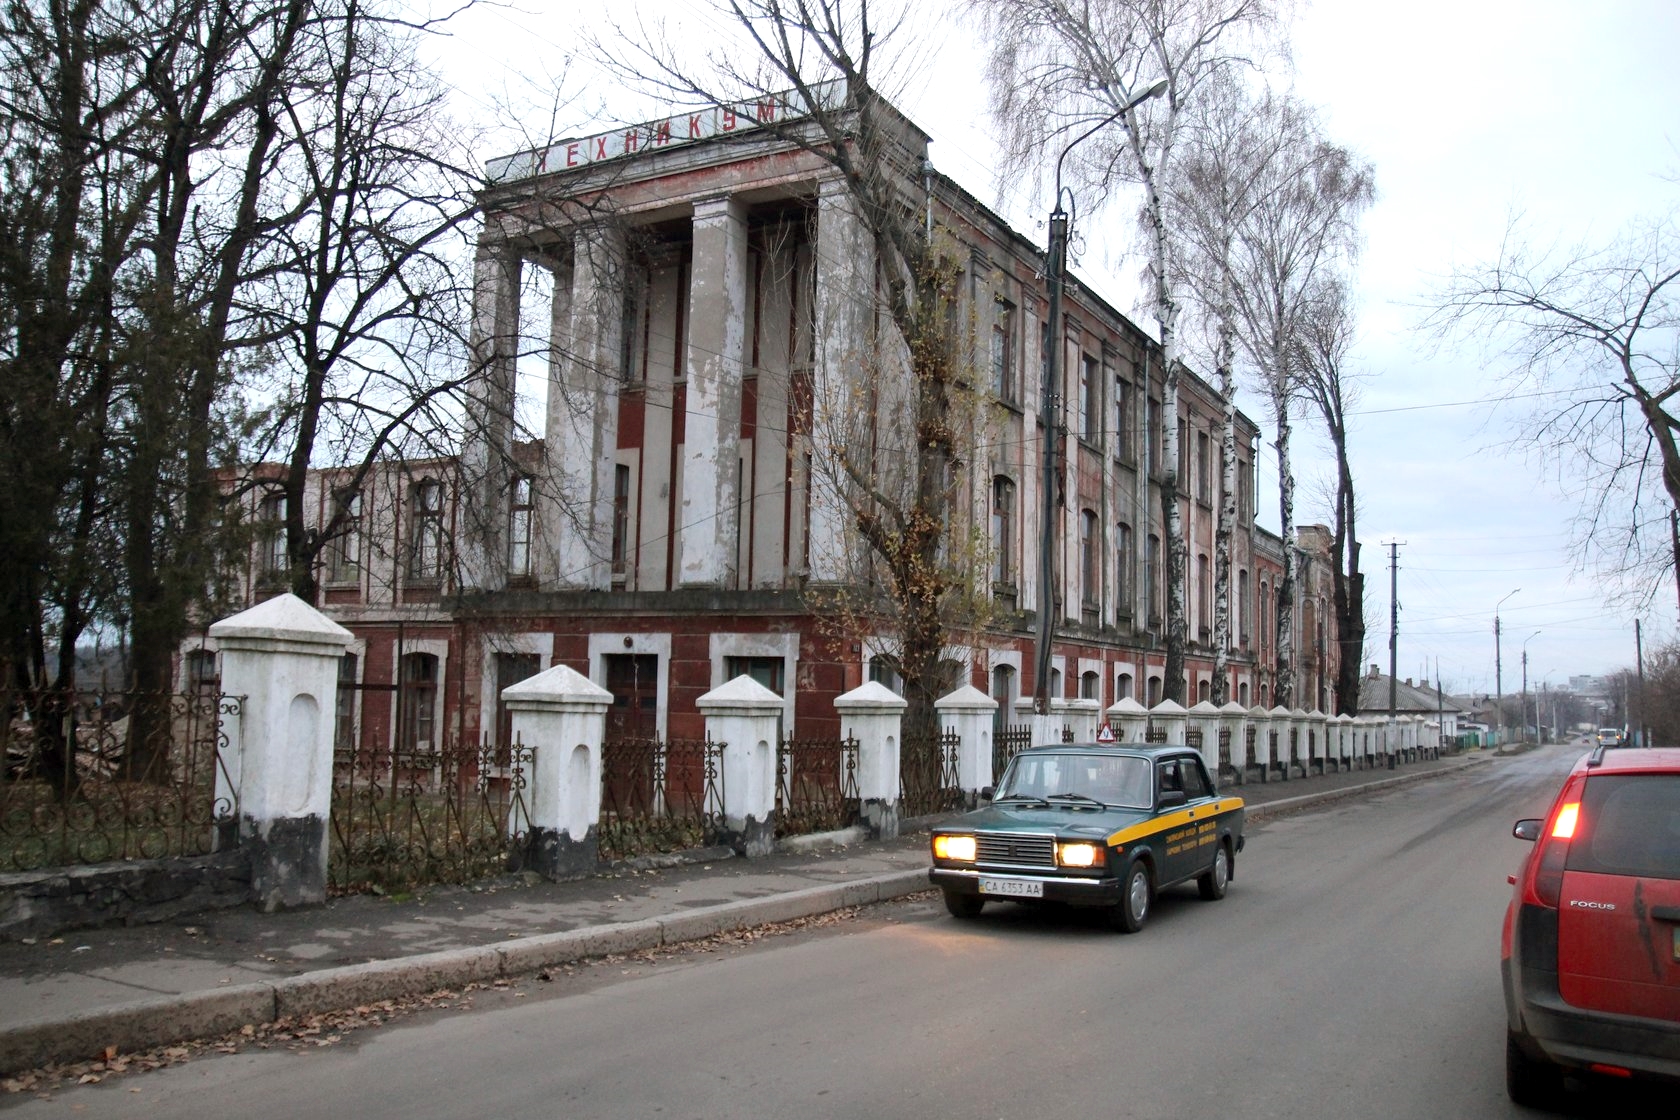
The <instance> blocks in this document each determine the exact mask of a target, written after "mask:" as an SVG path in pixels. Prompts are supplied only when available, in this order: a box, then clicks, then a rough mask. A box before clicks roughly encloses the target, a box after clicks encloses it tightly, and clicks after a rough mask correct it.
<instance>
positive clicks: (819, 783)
mask: <svg viewBox="0 0 1680 1120" xmlns="http://www.w3.org/2000/svg"><path fill="white" fill-rule="evenodd" d="M857 765H858V742H857V740H856V739H853V738H851V737H850V736H848V737H846V738H844V739H784V740H782V742H781V745H780V746H779V747H778V748H777V750H776V835H777V836H798V835H801V834H803V833H809V832H831V831H833V830H834V829H837V828H845V827H846V826H847V825H850V824H851V823H852V822H854V821H856V820H857V817H858V810H859V808H860V806H861V799H860V798H859V796H858V783H857Z"/></svg>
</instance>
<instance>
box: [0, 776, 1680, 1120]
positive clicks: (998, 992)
mask: <svg viewBox="0 0 1680 1120" xmlns="http://www.w3.org/2000/svg"><path fill="white" fill-rule="evenodd" d="M1578 753H1579V752H1578V751H1577V750H1575V749H1574V748H1548V749H1545V750H1542V751H1537V752H1534V753H1532V754H1529V755H1525V756H1521V757H1518V758H1512V759H1506V760H1501V761H1500V762H1498V763H1496V764H1494V765H1491V766H1485V767H1478V768H1475V769H1473V770H1471V771H1469V772H1468V773H1466V774H1465V775H1464V776H1463V777H1462V778H1461V779H1454V780H1452V781H1439V782H1428V783H1422V784H1419V785H1416V786H1411V787H1408V788H1405V789H1402V790H1399V791H1396V792H1394V793H1390V794H1387V795H1384V796H1381V797H1377V798H1373V799H1369V800H1360V801H1354V802H1346V803H1342V804H1339V805H1336V806H1334V807H1332V808H1328V809H1325V810H1321V811H1313V812H1303V813H1299V814H1296V815H1294V816H1290V817H1286V818H1282V819H1278V820H1274V821H1271V822H1268V823H1266V824H1264V825H1262V826H1258V827H1255V828H1254V829H1252V830H1251V834H1250V842H1249V847H1248V850H1247V851H1246V852H1245V853H1244V854H1243V855H1242V856H1241V857H1239V858H1238V860H1237V875H1236V879H1235V881H1234V882H1233V884H1232V887H1231V891H1230V893H1229V895H1228V896H1227V897H1226V898H1225V899H1224V900H1223V901H1221V902H1216V903H1206V902H1202V901H1200V900H1199V899H1198V898H1197V897H1196V893H1195V888H1194V887H1193V886H1186V887H1182V888H1179V889H1177V890H1175V891H1173V892H1169V894H1167V895H1166V896H1165V897H1163V898H1162V899H1161V900H1159V902H1158V904H1157V907H1156V910H1155V913H1154V915H1153V918H1152V920H1151V924H1150V925H1149V927H1148V928H1147V929H1146V930H1145V931H1144V932H1143V933H1142V934H1140V935H1137V936H1132V937H1126V936H1122V935H1117V934H1113V933H1110V932H1108V931H1107V930H1105V929H1104V928H1102V926H1101V925H1100V923H1098V922H1096V921H1092V920H1089V919H1088V918H1087V917H1085V916H1083V915H1078V914H1067V913H1054V912H1043V911H1029V910H1025V909H1021V908H1017V907H1014V906H1010V905H998V906H993V907H988V909H987V913H986V914H985V915H984V916H983V917H982V918H981V919H980V920H979V921H976V922H969V923H964V922H958V921H955V920H953V919H951V918H949V917H947V916H946V915H945V913H944V910H943V908H942V907H941V906H940V905H939V904H938V902H937V900H936V899H932V898H928V899H920V898H918V899H913V900H909V901H905V902H901V903H897V904H890V905H886V906H881V907H876V908H872V909H870V910H868V911H866V912H864V913H863V914H862V915H861V916H859V917H857V918H855V919H852V920H848V921H843V922H837V923H834V924H833V925H831V926H828V927H825V928H822V929H820V930H817V931H814V932H808V933H803V934H796V935H790V936H784V937H775V938H768V939H765V940H763V941H759V942H754V943H749V944H747V945H745V946H741V947H737V948H730V949H724V950H715V951H711V952H704V953H698V952H690V953H685V954H681V955H677V956H674V957H671V958H669V959H665V960H660V961H653V962H637V961H625V962H617V963H614V964H610V965H597V966H593V967H588V968H582V969H579V970H577V971H576V972H575V973H574V974H572V975H570V976H564V977H561V978H559V979H557V980H556V981H555V982H553V983H546V984H544V983H538V982H536V981H532V982H531V983H529V984H526V985H522V986H520V988H519V989H518V990H517V991H506V992H495V993H482V994H481V996H480V997H479V998H477V999H476V1000H475V1003H474V1006H473V1008H472V1009H471V1010H465V1011H462V1010H455V1011H447V1012H431V1013H426V1014H422V1015H418V1016H414V1017H411V1018H409V1019H406V1020H402V1021H400V1022H399V1023H397V1024H393V1025H388V1026H386V1027H382V1028H379V1029H375V1030H363V1031H358V1032H355V1033H354V1034H351V1035H349V1036H347V1037H346V1038H345V1040H344V1041H343V1042H340V1043H338V1044H336V1045H333V1046H327V1047H323V1048H320V1049H315V1050H310V1051H308V1052H283V1051H268V1052H246V1053H241V1054H236V1055H228V1056H211V1057H201V1058H198V1059H196V1060H194V1061H191V1062H189V1063H187V1064H185V1065H182V1066H177V1067H174V1068H170V1069H166V1070H161V1071H157V1072H153V1073H147V1074H141V1075H132V1074H131V1075H126V1076H122V1077H115V1078H111V1079H109V1080H108V1081H106V1082H104V1083H102V1084H100V1085H92V1086H86V1087H79V1088H72V1089H67V1090H60V1091H58V1092H56V1093H54V1094H52V1099H51V1100H39V1099H32V1100H23V1101H19V1100H17V1099H16V1098H13V1099H12V1100H11V1101H5V1102H0V1108H4V1109H5V1111H7V1112H8V1113H10V1114H12V1115H16V1116H18V1117H36V1116H70V1115H75V1116H86V1117H127V1116H136V1117H142V1116H143V1117H156V1116H170V1117H180V1118H192V1117H206V1118H210V1117H214V1118H217V1120H223V1118H226V1117H228V1116H234V1115H237V1116H241V1117H250V1118H253V1120H265V1118H269V1117H273V1118H282V1117H283V1118H287V1120H290V1118H293V1117H313V1116H328V1115H354V1116H356V1117H357V1118H358V1120H377V1118H383V1117H391V1118H401V1120H425V1118H430V1117H439V1118H454V1117H460V1116H467V1115H477V1116H488V1117H523V1116H530V1117H543V1118H545V1120H546V1118H553V1120H583V1118H589V1117H638V1118H640V1117H659V1118H664V1117H671V1118H688V1117H731V1118H737V1117H800V1118H810V1120H820V1118H825V1117H836V1118H839V1117H847V1118H850V1117H872V1118H873V1117H888V1118H890V1117H976V1118H979V1117H997V1118H1004V1120H1058V1118H1063V1117H1069V1118H1071V1117H1080V1118H1085V1117H1244V1118H1263V1117H1288V1118H1291V1120H1310V1118H1319V1117H1323V1118H1331V1117H1334V1118H1337V1120H1344V1118H1348V1117H1396V1118H1399V1117H1417V1118H1428V1120H1441V1118H1449V1117H1502V1116H1521V1115H1525V1113H1523V1112H1522V1111H1521V1110H1518V1109H1517V1108H1516V1107H1515V1106H1513V1105H1511V1104H1510V1103H1509V1102H1508V1101H1507V1100H1506V1097H1505V1091H1504V1081H1503V1076H1504V1075H1503V1052H1504V1051H1503V1045H1504V1013H1503V1010H1502V1006H1501V996H1500V985H1499V970H1498V955H1499V924H1500V919H1501V915H1502V914H1503V910H1504V906H1505V901H1506V899H1507V897H1508V892H1509V888H1508V887H1507V885H1506V883H1505V876H1506V874H1507V873H1509V872H1510V871H1512V870H1513V869H1514V868H1515V865H1516V862H1517V860H1518V858H1519V857H1520V855H1521V852H1522V842H1521V841H1518V840H1514V839H1512V838H1511V835H1510V828H1511V823H1512V821H1513V820H1515V819H1516V818H1517V817H1520V816H1530V815H1537V814H1539V813H1540V812H1541V811H1542V810H1543V809H1544V807H1545V805H1546V804H1547V802H1548V801H1549V799H1550V796H1551V794H1552V792H1553V791H1554V790H1555V789H1556V787H1557V785H1558V783H1559V781H1560V780H1561V777H1562V775H1563V774H1564V773H1565V772H1566V771H1567V769H1568V767H1569V765H1570V763H1571V762H1572V761H1573V759H1574V758H1575V757H1576V755H1577V754H1578ZM1635 1103H1637V1102H1630V1101H1628V1100H1626V1099H1622V1098H1611V1097H1607V1096H1605V1095H1603V1094H1601V1093H1598V1092H1593V1093H1574V1094H1572V1095H1571V1097H1570V1099H1569V1100H1568V1101H1566V1102H1564V1104H1565V1107H1566V1110H1567V1111H1569V1112H1572V1113H1575V1114H1585V1115H1599V1114H1603V1115H1615V1114H1624V1115H1625V1114H1627V1109H1628V1107H1629V1105H1630V1104H1635ZM7 1106H10V1107H7ZM1671 1106H1672V1102H1670V1106H1669V1107H1671ZM1634 1114H1651V1115H1656V1114H1660V1113H1653V1112H1650V1110H1649V1109H1648V1108H1641V1109H1639V1110H1638V1111H1637V1112H1635V1113H1634Z"/></svg>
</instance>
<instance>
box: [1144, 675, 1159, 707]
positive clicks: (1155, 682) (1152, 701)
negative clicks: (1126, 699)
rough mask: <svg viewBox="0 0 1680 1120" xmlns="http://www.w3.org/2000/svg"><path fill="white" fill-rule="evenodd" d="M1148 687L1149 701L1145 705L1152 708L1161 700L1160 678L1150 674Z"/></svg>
mask: <svg viewBox="0 0 1680 1120" xmlns="http://www.w3.org/2000/svg"><path fill="white" fill-rule="evenodd" d="M1148 687H1149V701H1148V705H1147V706H1148V707H1151V708H1153V707H1154V706H1155V705H1157V704H1159V703H1160V702H1161V678H1160V677H1157V676H1153V675H1151V676H1150V678H1149V685H1148Z"/></svg>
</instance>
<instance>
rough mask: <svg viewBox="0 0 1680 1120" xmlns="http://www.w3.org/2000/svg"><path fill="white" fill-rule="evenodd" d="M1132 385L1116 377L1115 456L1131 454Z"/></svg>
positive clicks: (1119, 457) (1122, 456)
mask: <svg viewBox="0 0 1680 1120" xmlns="http://www.w3.org/2000/svg"><path fill="white" fill-rule="evenodd" d="M1130 398H1131V386H1129V385H1127V384H1126V383H1125V382H1124V381H1122V380H1120V376H1119V375H1118V374H1116V375H1115V377H1114V457H1115V458H1116V459H1124V458H1126V457H1127V456H1128V455H1130V454H1131V443H1130V436H1131V423H1130V420H1131V416H1130V413H1131V408H1130V403H1131V402H1130Z"/></svg>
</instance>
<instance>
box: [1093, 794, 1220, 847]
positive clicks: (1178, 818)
mask: <svg viewBox="0 0 1680 1120" xmlns="http://www.w3.org/2000/svg"><path fill="white" fill-rule="evenodd" d="M1242 807H1243V800H1242V798H1240V797H1222V798H1220V799H1219V800H1218V801H1215V802H1214V803H1213V804H1211V805H1195V806H1191V807H1190V808H1187V809H1177V810H1174V811H1173V812H1171V813H1167V814H1165V815H1163V816H1159V817H1155V818H1154V819H1152V820H1147V821H1140V822H1139V823H1137V824H1134V825H1128V826H1126V827H1125V828H1122V829H1121V830H1120V831H1119V832H1115V833H1111V834H1110V835H1109V837H1108V844H1109V847H1111V848H1117V847H1119V846H1120V845H1122V844H1130V843H1131V842H1132V841H1134V840H1142V839H1143V838H1144V837H1146V836H1154V835H1155V834H1156V833H1158V832H1168V831H1171V830H1172V829H1175V828H1182V827H1185V826H1187V825H1193V824H1195V823H1196V822H1197V821H1206V820H1213V819H1214V818H1215V817H1220V816H1223V815H1225V814H1226V813H1229V812H1232V811H1233V810H1236V809H1241V808H1242Z"/></svg>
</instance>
